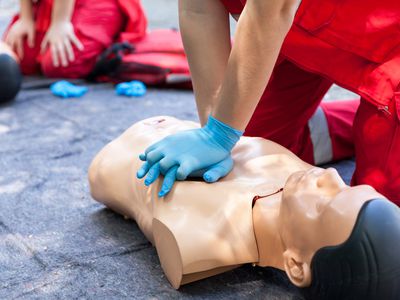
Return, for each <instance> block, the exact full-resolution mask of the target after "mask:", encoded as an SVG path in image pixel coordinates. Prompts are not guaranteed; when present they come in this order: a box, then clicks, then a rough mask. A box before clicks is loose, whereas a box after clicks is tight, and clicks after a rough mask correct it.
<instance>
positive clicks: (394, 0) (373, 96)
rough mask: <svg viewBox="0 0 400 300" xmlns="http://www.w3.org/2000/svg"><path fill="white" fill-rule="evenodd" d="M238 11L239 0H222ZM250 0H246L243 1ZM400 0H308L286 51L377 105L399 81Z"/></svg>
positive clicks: (388, 99) (387, 100) (384, 102)
mask: <svg viewBox="0 0 400 300" xmlns="http://www.w3.org/2000/svg"><path fill="white" fill-rule="evenodd" d="M221 1H222V2H223V3H224V4H225V5H227V6H228V10H230V11H235V12H236V13H237V10H238V7H239V6H241V7H242V9H243V7H244V5H243V4H242V2H241V1H240V0H221ZM243 2H245V1H243ZM399 23H400V5H399V2H398V0H382V1H379V3H378V4H377V2H376V0H349V1H337V0H303V1H302V3H301V5H300V7H299V9H298V12H297V14H296V17H295V20H294V24H293V26H292V28H291V30H290V31H289V33H288V35H287V37H286V39H285V42H284V44H283V46H282V51H281V53H282V54H283V55H284V56H285V57H286V58H288V59H290V60H292V61H293V62H295V63H296V64H298V65H299V66H301V67H302V68H304V69H306V70H309V71H312V72H315V73H318V74H321V75H323V76H324V77H326V78H328V79H329V80H331V81H333V82H335V83H337V84H339V85H341V86H343V87H345V88H348V89H350V90H352V91H354V92H356V93H358V94H360V95H361V96H362V97H363V98H365V99H366V100H368V101H370V102H371V103H373V104H375V105H388V104H389V103H390V102H391V101H392V99H393V95H394V92H395V91H396V89H397V87H398V86H399V84H400V46H399V40H400V30H399Z"/></svg>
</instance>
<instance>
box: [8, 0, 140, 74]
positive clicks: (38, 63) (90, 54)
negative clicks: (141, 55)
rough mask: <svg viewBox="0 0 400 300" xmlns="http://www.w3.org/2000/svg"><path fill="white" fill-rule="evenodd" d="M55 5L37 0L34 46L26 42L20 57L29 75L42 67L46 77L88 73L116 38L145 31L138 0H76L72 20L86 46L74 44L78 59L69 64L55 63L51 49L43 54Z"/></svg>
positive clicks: (130, 37) (129, 37) (136, 37)
mask: <svg viewBox="0 0 400 300" xmlns="http://www.w3.org/2000/svg"><path fill="white" fill-rule="evenodd" d="M52 5H53V0H41V1H39V2H38V3H36V4H34V14H35V26H36V39H35V47H34V48H33V49H31V48H29V47H28V46H27V45H26V43H24V57H23V59H22V60H21V69H22V72H23V73H24V74H26V75H29V74H34V73H38V72H39V71H42V72H43V74H44V75H45V76H47V77H65V78H82V77H86V76H87V75H88V74H89V73H90V72H91V70H92V69H93V66H94V64H95V62H96V59H97V57H98V55H99V54H100V53H102V52H103V51H104V50H105V49H106V48H107V47H109V46H110V45H111V44H112V43H113V42H114V41H115V40H117V39H120V40H121V39H124V40H128V41H137V40H139V39H141V38H143V36H144V35H145V34H146V25H147V21H146V17H145V15H144V12H143V10H142V8H141V6H140V2H139V1H138V0H134V1H132V0H77V1H76V3H75V8H74V13H73V15H72V19H71V22H72V24H73V25H74V30H75V34H76V35H77V37H78V38H79V40H80V41H81V43H82V44H83V46H84V50H83V51H79V50H77V49H76V48H75V47H74V54H75V58H76V59H75V61H74V62H72V63H70V64H69V65H68V66H67V67H54V66H53V62H52V58H51V53H50V50H49V49H48V50H47V51H46V52H45V53H44V54H43V55H41V54H40V44H41V42H42V39H43V37H44V35H45V33H46V31H47V29H48V27H49V26H50V20H51V11H52ZM17 19H18V17H15V18H14V19H13V21H12V23H11V25H12V24H13V23H14V22H15V21H16V20H17Z"/></svg>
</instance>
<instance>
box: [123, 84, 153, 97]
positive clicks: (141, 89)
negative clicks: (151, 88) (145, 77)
mask: <svg viewBox="0 0 400 300" xmlns="http://www.w3.org/2000/svg"><path fill="white" fill-rule="evenodd" d="M115 92H116V93H117V95H121V96H128V97H141V96H144V95H145V94H146V92H147V88H146V85H145V84H144V83H143V82H141V81H137V80H134V81H130V82H122V83H119V84H117V85H116V87H115Z"/></svg>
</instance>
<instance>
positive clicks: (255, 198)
mask: <svg viewBox="0 0 400 300" xmlns="http://www.w3.org/2000/svg"><path fill="white" fill-rule="evenodd" d="M282 191H283V188H280V189H279V190H277V191H276V192H273V193H271V194H268V195H264V196H258V195H257V196H255V197H254V198H253V204H252V207H254V205H255V204H256V202H257V200H258V199H261V198H267V197H270V196H273V195H276V194H278V193H280V192H282Z"/></svg>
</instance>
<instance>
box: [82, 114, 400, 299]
mask: <svg viewBox="0 0 400 300" xmlns="http://www.w3.org/2000/svg"><path fill="white" fill-rule="evenodd" d="M197 126H198V125H197V124H195V123H192V122H187V121H180V120H177V119H174V118H171V117H154V118H150V119H147V120H143V121H141V122H138V123H136V124H134V125H133V126H132V127H131V128H129V129H128V130H127V131H125V132H124V133H123V134H122V135H121V136H120V137H118V138H117V139H115V140H114V141H112V142H111V143H109V144H108V145H106V146H105V147H104V148H103V149H102V150H101V151H100V153H99V154H98V155H97V156H96V157H95V159H94V160H93V162H92V164H91V166H90V170H89V180H90V187H91V193H92V196H93V198H94V199H96V200H97V201H100V202H102V203H104V204H105V205H106V206H107V207H109V208H111V209H113V210H114V211H116V212H118V213H120V214H123V215H125V216H127V217H130V218H132V219H134V220H135V221H136V222H137V224H138V226H139V227H140V229H141V230H142V232H143V233H144V234H145V236H146V237H147V238H148V239H149V240H150V241H151V242H152V243H153V245H154V246H155V247H156V249H157V253H158V256H159V258H160V262H161V265H162V268H163V270H164V272H165V274H166V276H167V278H168V280H169V281H170V282H171V284H172V285H173V286H174V287H175V288H179V286H180V285H182V284H186V283H189V282H193V281H196V280H199V279H202V278H206V277H209V276H212V275H216V274H218V273H222V272H225V271H227V270H230V269H233V268H235V267H237V266H239V265H242V264H245V263H254V264H257V265H259V266H270V267H275V268H279V269H281V270H284V271H285V272H286V274H287V276H288V277H289V279H290V280H291V282H292V283H293V284H295V285H296V286H298V287H299V288H301V290H302V291H303V292H304V293H305V295H306V296H307V297H308V298H316V299H346V298H348V299H377V298H380V299H400V285H398V284H397V282H398V281H399V280H400V261H399V260H398V253H400V210H399V208H398V207H397V206H395V205H394V204H392V203H391V202H390V201H389V200H387V199H385V198H384V197H383V196H382V195H381V194H379V193H378V192H376V191H375V190H374V189H373V188H372V187H370V186H367V185H362V186H356V187H349V186H347V185H346V184H345V183H344V182H343V180H342V179H341V178H340V176H339V175H338V173H337V172H336V171H335V170H334V169H327V170H325V169H321V168H315V167H312V166H310V165H308V164H307V163H305V162H303V161H302V160H300V159H299V158H298V157H296V156H295V155H294V154H293V153H291V152H290V151H288V150H287V149H285V148H283V147H281V146H279V145H277V144H275V143H273V142H271V141H268V140H264V139H260V138H246V137H244V138H242V139H241V141H240V142H239V143H238V145H237V146H236V147H235V148H234V150H233V152H232V157H233V159H234V161H235V167H234V169H233V170H232V172H231V173H229V175H228V176H226V177H225V178H223V179H221V180H220V181H219V182H217V183H214V184H207V183H205V182H203V181H201V180H192V181H182V182H177V183H176V184H175V186H174V188H173V190H172V191H171V192H170V193H169V194H168V195H167V196H166V197H165V198H163V199H159V198H158V197H157V192H158V190H159V189H160V184H161V182H160V180H158V181H157V182H156V183H155V184H153V185H151V186H150V187H146V186H145V185H144V184H143V182H142V181H141V180H139V179H137V178H136V171H137V170H138V169H139V167H140V165H141V161H140V160H139V158H138V156H139V154H140V153H142V152H143V151H144V149H146V147H148V146H149V145H150V144H152V143H154V142H156V141H157V140H160V139H161V138H163V137H165V136H167V135H169V134H172V133H175V132H177V131H180V130H186V129H191V128H195V127H197Z"/></svg>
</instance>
